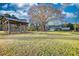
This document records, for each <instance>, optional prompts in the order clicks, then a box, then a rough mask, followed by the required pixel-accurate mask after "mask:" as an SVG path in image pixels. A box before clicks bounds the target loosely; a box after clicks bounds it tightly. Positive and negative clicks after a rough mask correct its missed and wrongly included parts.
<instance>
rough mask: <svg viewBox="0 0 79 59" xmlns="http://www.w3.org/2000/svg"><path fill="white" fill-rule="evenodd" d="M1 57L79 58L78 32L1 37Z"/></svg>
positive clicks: (35, 33)
mask: <svg viewBox="0 0 79 59" xmlns="http://www.w3.org/2000/svg"><path fill="white" fill-rule="evenodd" d="M0 55H12V56H18V55H19V56H22V55H23V56H25V55H26V56H51V55H52V56H79V33H78V32H27V33H24V34H10V35H2V32H1V35H0Z"/></svg>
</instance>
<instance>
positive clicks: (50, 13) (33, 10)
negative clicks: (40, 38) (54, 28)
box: [28, 4, 62, 31]
mask: <svg viewBox="0 0 79 59" xmlns="http://www.w3.org/2000/svg"><path fill="white" fill-rule="evenodd" d="M28 14H29V15H30V17H31V19H32V21H38V20H39V21H40V22H39V24H40V27H41V31H45V27H46V20H47V19H48V18H49V17H52V18H58V17H60V18H62V17H61V11H60V10H57V9H55V8H53V7H52V6H51V5H46V4H39V5H38V6H35V5H34V6H31V7H30V9H29V11H28Z"/></svg>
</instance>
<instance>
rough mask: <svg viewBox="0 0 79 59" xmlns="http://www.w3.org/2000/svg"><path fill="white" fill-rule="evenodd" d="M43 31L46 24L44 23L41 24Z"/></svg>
mask: <svg viewBox="0 0 79 59" xmlns="http://www.w3.org/2000/svg"><path fill="white" fill-rule="evenodd" d="M41 31H45V23H44V22H42V24H41Z"/></svg>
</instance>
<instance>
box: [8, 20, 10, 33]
mask: <svg viewBox="0 0 79 59" xmlns="http://www.w3.org/2000/svg"><path fill="white" fill-rule="evenodd" d="M8 33H9V34H10V21H9V20H8Z"/></svg>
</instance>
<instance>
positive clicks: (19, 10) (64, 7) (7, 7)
mask: <svg viewBox="0 0 79 59" xmlns="http://www.w3.org/2000/svg"><path fill="white" fill-rule="evenodd" d="M50 4H51V3H50ZM33 5H38V3H0V14H5V13H9V14H10V15H15V16H16V17H17V18H20V19H28V18H29V16H28V14H27V12H28V10H29V8H30V7H31V6H33ZM52 7H53V8H56V9H61V11H62V14H66V16H65V18H64V20H65V21H67V22H68V23H75V22H76V23H79V17H78V16H79V4H78V3H70V4H63V3H52ZM74 19H75V20H74Z"/></svg>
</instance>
